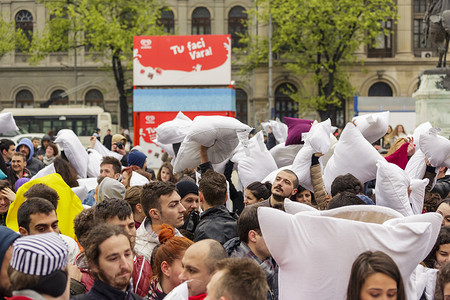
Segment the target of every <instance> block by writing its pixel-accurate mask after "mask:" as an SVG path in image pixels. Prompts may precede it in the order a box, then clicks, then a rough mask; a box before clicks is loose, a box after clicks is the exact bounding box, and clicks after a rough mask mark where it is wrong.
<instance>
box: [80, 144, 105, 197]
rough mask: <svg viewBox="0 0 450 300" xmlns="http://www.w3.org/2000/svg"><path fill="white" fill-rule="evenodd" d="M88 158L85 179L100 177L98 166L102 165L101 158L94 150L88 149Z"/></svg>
mask: <svg viewBox="0 0 450 300" xmlns="http://www.w3.org/2000/svg"><path fill="white" fill-rule="evenodd" d="M97 141H98V140H97ZM88 157H89V164H88V170H87V177H93V178H97V177H98V176H100V164H101V163H102V159H103V156H102V155H101V154H100V153H98V151H96V150H94V149H88ZM80 199H84V198H80Z"/></svg>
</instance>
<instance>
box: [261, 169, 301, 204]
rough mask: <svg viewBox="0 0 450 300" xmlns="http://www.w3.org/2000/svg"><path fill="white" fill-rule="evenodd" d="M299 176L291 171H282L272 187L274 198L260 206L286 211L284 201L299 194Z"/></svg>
mask: <svg viewBox="0 0 450 300" xmlns="http://www.w3.org/2000/svg"><path fill="white" fill-rule="evenodd" d="M297 187H298V178H297V175H296V174H295V173H294V172H292V171H291V170H289V169H285V170H282V171H280V172H279V173H278V174H277V177H276V178H275V181H274V182H273V185H272V196H270V198H269V199H266V200H264V201H262V202H259V203H258V205H260V206H268V207H273V208H277V209H280V210H282V211H284V199H285V198H290V197H291V196H293V195H295V194H296V193H297Z"/></svg>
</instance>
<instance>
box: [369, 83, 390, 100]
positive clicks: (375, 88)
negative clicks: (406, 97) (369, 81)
mask: <svg viewBox="0 0 450 300" xmlns="http://www.w3.org/2000/svg"><path fill="white" fill-rule="evenodd" d="M393 94H394V93H393V92H392V89H391V87H390V86H389V85H388V84H387V83H384V82H376V83H374V84H373V85H372V86H371V87H370V88H369V96H378V97H392V96H393Z"/></svg>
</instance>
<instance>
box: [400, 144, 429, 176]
mask: <svg viewBox="0 0 450 300" xmlns="http://www.w3.org/2000/svg"><path fill="white" fill-rule="evenodd" d="M426 169H427V163H426V161H425V154H424V153H423V152H422V151H421V150H420V149H417V148H416V151H415V152H414V154H413V156H411V158H410V159H409V160H408V163H407V164H406V168H405V172H406V174H408V177H409V179H422V178H423V176H424V175H425V171H426Z"/></svg>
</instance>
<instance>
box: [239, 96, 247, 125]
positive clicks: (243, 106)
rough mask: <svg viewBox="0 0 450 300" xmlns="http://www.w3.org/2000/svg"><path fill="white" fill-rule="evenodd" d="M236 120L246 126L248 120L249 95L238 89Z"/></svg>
mask: <svg viewBox="0 0 450 300" xmlns="http://www.w3.org/2000/svg"><path fill="white" fill-rule="evenodd" d="M236 119H238V120H239V121H241V122H242V123H244V124H247V123H248V120H247V93H246V92H245V91H244V90H243V89H236Z"/></svg>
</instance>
